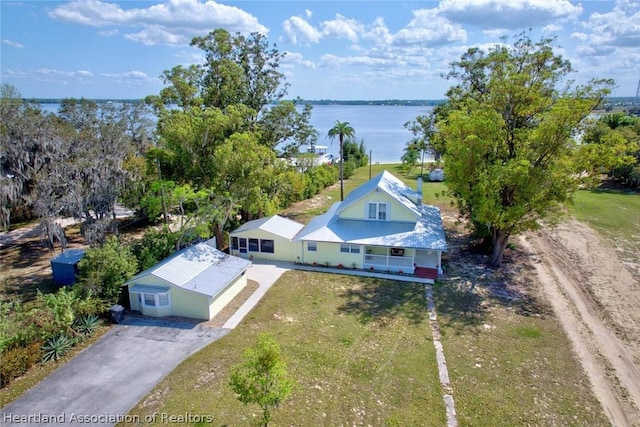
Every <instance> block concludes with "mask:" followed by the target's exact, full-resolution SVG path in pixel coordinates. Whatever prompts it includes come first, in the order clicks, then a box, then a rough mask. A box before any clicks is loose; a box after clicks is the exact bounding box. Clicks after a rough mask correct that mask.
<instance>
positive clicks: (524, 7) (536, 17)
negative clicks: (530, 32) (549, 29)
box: [437, 0, 582, 30]
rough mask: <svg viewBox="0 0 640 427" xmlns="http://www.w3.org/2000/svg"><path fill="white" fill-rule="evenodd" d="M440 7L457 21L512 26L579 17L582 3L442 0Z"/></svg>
mask: <svg viewBox="0 0 640 427" xmlns="http://www.w3.org/2000/svg"><path fill="white" fill-rule="evenodd" d="M437 11H438V14H439V15H442V16H443V17H446V18H448V19H450V20H452V21H454V22H459V23H465V24H471V25H475V26H477V27H480V28H504V29H512V30H513V29H525V28H529V27H541V26H544V25H547V24H550V23H553V22H555V21H557V20H559V19H570V18H577V17H578V16H579V15H580V14H581V13H582V6H580V5H574V4H572V3H571V2H570V1H569V0H553V1H550V0H442V1H441V2H440V5H439V6H438V8H437Z"/></svg>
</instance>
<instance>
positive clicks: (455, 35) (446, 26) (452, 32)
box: [394, 9, 467, 46]
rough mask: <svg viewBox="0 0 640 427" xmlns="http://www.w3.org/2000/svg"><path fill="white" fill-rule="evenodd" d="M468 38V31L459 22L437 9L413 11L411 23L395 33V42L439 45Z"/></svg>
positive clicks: (400, 43)
mask: <svg viewBox="0 0 640 427" xmlns="http://www.w3.org/2000/svg"><path fill="white" fill-rule="evenodd" d="M466 39H467V32H466V31H465V30H464V29H463V28H462V27H461V26H460V25H459V24H456V23H454V22H451V21H449V20H448V19H446V18H444V17H442V16H440V15H439V13H438V11H437V10H436V9H419V10H414V11H413V19H412V20H411V21H410V22H409V24H408V25H407V26H406V27H405V28H403V29H402V30H400V31H398V32H397V33H396V34H395V36H394V43H395V44H398V45H409V44H426V45H429V46H439V45H443V44H448V43H451V42H456V41H462V42H464V41H466Z"/></svg>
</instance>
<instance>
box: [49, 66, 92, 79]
mask: <svg viewBox="0 0 640 427" xmlns="http://www.w3.org/2000/svg"><path fill="white" fill-rule="evenodd" d="M36 74H38V75H41V76H48V77H64V78H87V77H91V76H93V73H92V72H91V71H87V70H78V71H61V70H56V69H55V68H39V69H38V70H36Z"/></svg>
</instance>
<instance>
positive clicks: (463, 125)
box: [437, 33, 613, 266]
mask: <svg viewBox="0 0 640 427" xmlns="http://www.w3.org/2000/svg"><path fill="white" fill-rule="evenodd" d="M554 42H555V40H554V39H542V40H540V41H538V42H533V41H532V40H531V38H530V37H529V35H527V34H524V33H523V34H520V35H518V36H517V37H516V39H515V42H514V43H513V45H511V46H509V45H507V44H506V40H505V39H503V44H499V45H496V46H494V47H493V48H491V49H489V50H488V51H487V52H484V51H483V50H481V49H478V48H471V49H469V50H468V51H467V52H466V53H465V54H464V55H462V57H461V59H460V60H459V61H456V62H454V63H453V64H452V65H451V70H450V72H449V74H448V76H447V77H448V78H449V79H452V80H455V81H457V84H455V85H454V86H452V87H451V88H450V89H449V91H448V93H447V102H448V105H447V108H444V109H442V110H441V111H446V115H445V116H444V120H441V121H440V122H439V123H438V124H437V131H438V133H439V134H440V135H439V136H438V137H440V138H442V140H443V141H445V156H444V157H445V164H446V172H447V185H448V188H449V189H450V191H451V193H452V194H453V196H454V197H455V199H456V200H457V203H458V206H459V208H460V211H461V213H462V214H463V215H465V216H466V217H468V219H469V220H470V224H471V225H472V227H473V229H474V231H475V232H476V233H477V234H479V235H480V236H484V237H487V238H489V239H490V242H491V244H492V248H493V254H492V257H491V263H492V264H493V265H494V266H500V265H501V263H502V257H503V254H504V250H505V247H506V245H507V242H508V240H509V237H510V236H512V235H515V234H518V233H521V232H524V231H527V230H531V229H535V228H537V227H538V226H539V224H540V220H541V219H542V218H545V217H547V216H548V215H550V214H553V213H554V212H558V211H559V210H560V209H561V208H562V206H563V204H564V203H565V202H567V201H569V200H570V198H571V195H572V192H573V191H574V190H575V188H576V185H577V179H576V176H575V174H574V173H573V172H574V169H573V166H572V155H573V154H574V147H575V140H574V138H573V137H574V136H575V134H576V131H577V130H578V128H579V126H580V124H581V122H582V121H583V119H584V118H585V117H587V115H588V114H589V113H590V112H591V111H592V110H593V109H594V108H595V107H596V106H597V105H598V104H599V103H600V101H601V100H602V98H603V97H604V96H605V95H606V94H608V93H609V91H610V88H611V87H612V85H613V82H612V81H610V80H593V81H591V82H589V83H588V84H586V85H584V86H576V87H574V86H573V85H572V84H571V83H572V82H571V81H570V80H568V78H569V76H570V73H571V72H572V67H571V64H570V63H569V61H567V60H565V59H563V58H562V57H561V56H560V55H558V54H556V53H555V52H554Z"/></svg>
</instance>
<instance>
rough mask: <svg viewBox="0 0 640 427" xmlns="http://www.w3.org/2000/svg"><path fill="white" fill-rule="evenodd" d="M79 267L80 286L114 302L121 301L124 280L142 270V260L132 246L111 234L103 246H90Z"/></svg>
mask: <svg viewBox="0 0 640 427" xmlns="http://www.w3.org/2000/svg"><path fill="white" fill-rule="evenodd" d="M78 268H79V269H80V274H79V279H78V285H76V286H78V287H79V289H81V290H82V291H83V292H84V294H85V295H90V296H97V297H98V298H101V299H103V300H104V301H105V302H106V303H107V304H108V305H113V304H116V303H117V302H118V299H119V297H120V294H121V292H122V285H123V284H124V282H126V281H127V279H129V278H130V277H132V276H133V275H134V274H136V272H137V271H138V262H137V260H136V257H135V256H134V255H133V254H132V253H131V250H130V249H129V247H128V246H125V245H121V244H120V242H119V241H118V239H117V238H115V237H111V238H109V239H108V240H107V241H106V242H105V244H104V245H103V246H102V247H97V248H89V249H87V251H86V253H85V255H84V258H82V260H80V262H79V263H78Z"/></svg>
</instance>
